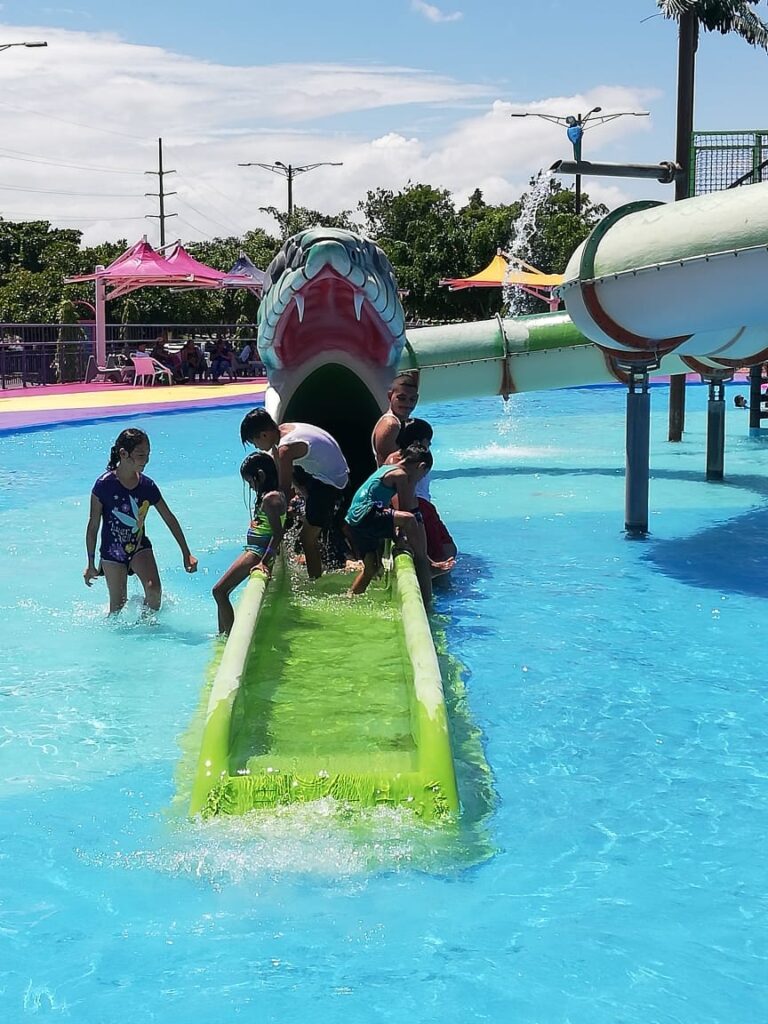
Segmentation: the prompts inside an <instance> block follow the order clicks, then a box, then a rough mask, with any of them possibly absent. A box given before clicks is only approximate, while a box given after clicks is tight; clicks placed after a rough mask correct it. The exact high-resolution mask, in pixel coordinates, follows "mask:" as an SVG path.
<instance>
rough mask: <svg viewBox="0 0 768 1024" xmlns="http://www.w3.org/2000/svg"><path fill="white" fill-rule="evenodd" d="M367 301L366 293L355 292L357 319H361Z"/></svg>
mask: <svg viewBox="0 0 768 1024" xmlns="http://www.w3.org/2000/svg"><path fill="white" fill-rule="evenodd" d="M364 303H365V295H364V294H363V292H355V319H356V320H357V321H358V323H359V321H360V315H361V314H362V312H363V305H364Z"/></svg>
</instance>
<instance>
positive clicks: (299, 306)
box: [293, 292, 359, 323]
mask: <svg viewBox="0 0 768 1024" xmlns="http://www.w3.org/2000/svg"><path fill="white" fill-rule="evenodd" d="M293 301H294V302H295V303H296V312H297V313H298V314H299V323H303V322H304V296H303V295H301V294H300V293H299V292H296V294H295V295H294V296H293ZM358 319H359V317H358Z"/></svg>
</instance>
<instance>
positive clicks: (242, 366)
mask: <svg viewBox="0 0 768 1024" xmlns="http://www.w3.org/2000/svg"><path fill="white" fill-rule="evenodd" d="M236 367H237V369H238V370H241V371H242V372H243V373H245V374H246V375H248V374H253V375H254V376H257V377H261V376H263V375H264V364H263V363H262V361H261V359H260V358H259V350H258V349H257V348H256V346H255V345H254V344H252V343H251V342H250V341H247V342H246V343H245V345H243V347H242V348H241V349H240V351H239V352H238V353H237V364H236Z"/></svg>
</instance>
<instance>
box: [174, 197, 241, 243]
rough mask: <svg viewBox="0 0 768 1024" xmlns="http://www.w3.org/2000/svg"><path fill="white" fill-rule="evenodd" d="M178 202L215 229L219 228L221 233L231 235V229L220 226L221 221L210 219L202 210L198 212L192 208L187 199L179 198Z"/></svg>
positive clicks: (224, 225) (195, 208) (194, 207)
mask: <svg viewBox="0 0 768 1024" xmlns="http://www.w3.org/2000/svg"><path fill="white" fill-rule="evenodd" d="M178 202H180V203H183V204H184V206H188V207H189V208H190V210H192V211H193V212H194V213H197V214H199V216H201V217H203V218H204V219H205V220H208V221H210V222H211V224H215V225H216V227H218V228H221V229H222V230H223V231H226V232H227V234H230V233H231V230H232V229H231V228H228V227H227V226H226V224H222V223H221V221H218V220H216V218H215V217H211V215H210V214H208V213H204V212H203V211H202V210H198V208H197V207H196V206H194V205H193V204H192V203H190V201H189V200H188V199H185V198H184V196H179V198H178Z"/></svg>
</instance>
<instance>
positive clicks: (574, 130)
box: [510, 107, 648, 214]
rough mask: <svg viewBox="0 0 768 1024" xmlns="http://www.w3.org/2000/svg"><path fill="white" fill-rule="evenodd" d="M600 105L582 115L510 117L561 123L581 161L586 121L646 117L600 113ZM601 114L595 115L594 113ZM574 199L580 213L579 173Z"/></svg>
mask: <svg viewBox="0 0 768 1024" xmlns="http://www.w3.org/2000/svg"><path fill="white" fill-rule="evenodd" d="M602 109H603V108H602V107H592V109H591V110H588V111H587V113H586V114H584V115H583V116H582V115H581V114H537V113H533V112H531V111H525V112H521V113H519V114H510V117H538V118H540V119H541V120H542V121H551V122H552V123H553V124H559V125H562V126H563V127H564V128H565V130H566V134H567V136H568V141H569V142H570V143H571V145H572V146H573V159H574V160H575V161H576V162H577V163H580V162H581V140H582V138H583V137H584V132H585V131H586V130H587V127H588V125H587V122H590V124H589V127H590V128H594V127H595V126H596V125H598V124H607V123H608V122H609V121H615V120H616V118H617V117H648V111H647V110H622V111H619V112H617V113H615V114H602ZM598 114H602V116H600V117H597V116H596V115H598ZM575 190H576V201H575V208H576V213H577V214H579V213H581V175H580V174H577V175H576V183H575Z"/></svg>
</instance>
